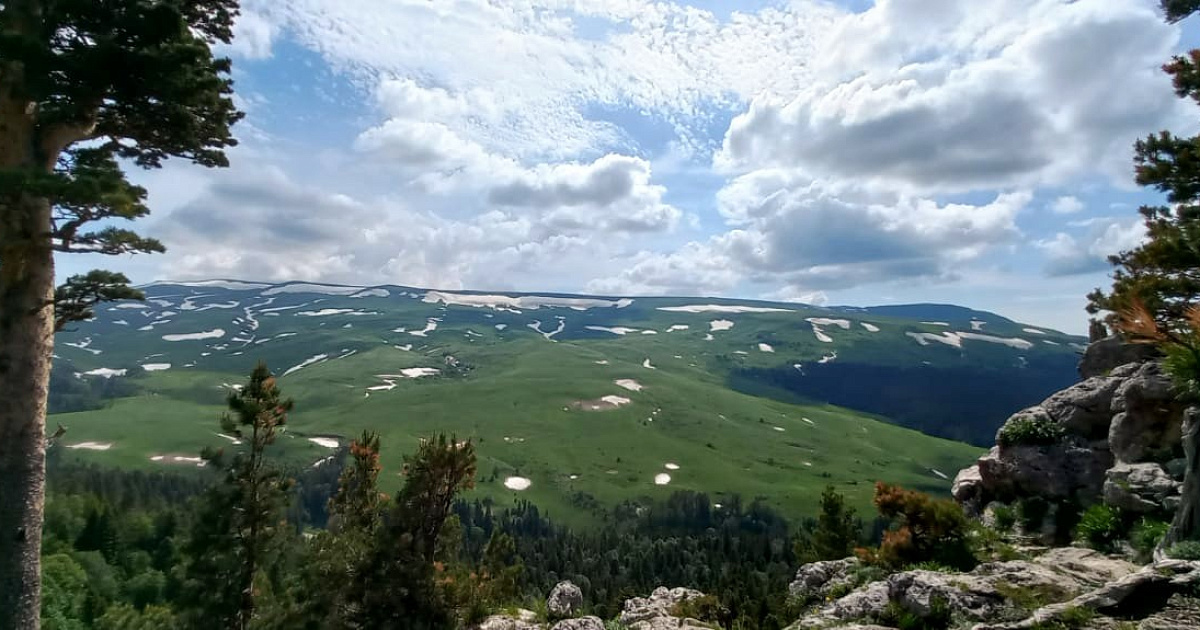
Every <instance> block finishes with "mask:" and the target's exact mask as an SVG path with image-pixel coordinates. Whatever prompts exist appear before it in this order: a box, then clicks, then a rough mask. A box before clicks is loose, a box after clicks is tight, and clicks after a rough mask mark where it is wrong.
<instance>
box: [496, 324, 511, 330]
mask: <svg viewBox="0 0 1200 630" xmlns="http://www.w3.org/2000/svg"><path fill="white" fill-rule="evenodd" d="M505 328H508V324H496V330H504V329H505Z"/></svg>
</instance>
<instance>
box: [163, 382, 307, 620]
mask: <svg viewBox="0 0 1200 630" xmlns="http://www.w3.org/2000/svg"><path fill="white" fill-rule="evenodd" d="M227 403H228V405H229V413H226V414H225V415H224V416H223V417H222V419H221V429H222V431H224V432H225V433H227V434H229V435H232V436H234V437H237V438H239V439H240V440H242V442H243V443H244V444H245V447H244V449H241V450H239V451H238V452H236V453H235V455H234V456H233V458H232V459H231V460H228V461H227V459H226V457H225V454H224V452H223V451H217V452H214V451H206V452H205V453H204V454H203V457H204V458H205V460H206V461H207V462H209V463H210V464H213V465H215V466H217V467H220V468H222V469H223V472H224V476H223V480H222V482H221V483H220V484H219V485H216V486H214V487H212V488H211V489H210V490H209V491H208V492H207V493H205V495H204V497H203V500H202V503H201V508H200V512H199V514H198V518H197V519H196V521H195V524H194V527H193V531H192V533H191V536H190V538H189V540H188V544H187V547H186V549H185V552H186V553H187V555H188V556H189V559H190V561H189V562H188V564H187V567H186V580H185V583H184V588H183V590H184V593H185V594H186V595H187V598H186V599H185V602H184V608H185V610H186V613H187V614H186V615H185V617H186V619H187V621H188V623H190V624H191V625H192V626H194V627H198V628H199V627H204V628H244V627H246V626H247V624H249V623H251V621H252V620H253V619H254V618H255V606H256V602H255V593H256V591H257V590H259V589H260V588H264V587H265V586H267V585H266V584H264V583H263V582H264V581H269V580H270V579H271V577H272V574H273V571H272V564H273V563H274V562H275V561H276V560H277V558H278V557H279V555H278V548H279V546H280V545H282V544H284V542H285V540H284V538H285V536H286V535H287V534H288V533H289V530H288V529H287V526H286V523H285V522H284V511H285V508H286V505H287V502H288V499H289V498H290V497H289V494H290V490H291V487H292V481H291V479H290V478H289V477H288V476H286V475H285V474H283V472H282V471H280V470H278V469H277V468H276V467H274V466H273V465H272V464H271V463H270V462H269V461H268V459H267V449H268V447H270V446H271V445H272V444H273V443H274V442H275V439H276V437H277V436H278V435H279V431H280V430H281V429H282V428H283V426H284V425H285V424H286V423H287V414H288V412H289V411H290V410H291V408H292V401H291V400H290V399H285V398H283V396H282V394H281V393H280V391H279V387H278V385H277V383H276V381H275V377H274V376H272V375H271V371H270V370H269V369H267V366H266V365H265V364H263V363H259V364H258V365H257V366H256V367H255V368H254V371H253V372H251V374H250V379H249V380H248V381H247V383H246V385H245V386H243V387H242V388H241V389H240V390H236V391H233V392H231V393H230V394H229V397H228V400H227ZM276 586H277V585H276Z"/></svg>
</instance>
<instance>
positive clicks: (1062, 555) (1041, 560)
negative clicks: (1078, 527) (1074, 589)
mask: <svg viewBox="0 0 1200 630" xmlns="http://www.w3.org/2000/svg"><path fill="white" fill-rule="evenodd" d="M1033 563H1034V564H1038V565H1041V566H1043V567H1046V568H1048V569H1050V570H1052V571H1053V572H1055V573H1057V574H1060V575H1063V576H1066V577H1069V578H1070V579H1072V580H1074V581H1075V582H1076V583H1077V584H1079V585H1080V586H1081V587H1083V588H1095V587H1097V586H1100V585H1102V584H1105V583H1107V582H1112V581H1115V580H1119V579H1121V578H1123V577H1125V576H1126V575H1129V574H1130V573H1133V572H1134V571H1137V570H1138V567H1137V566H1136V565H1134V564H1132V563H1130V562H1126V561H1125V560H1122V559H1119V558H1113V557H1110V556H1106V555H1104V554H1102V553H1100V552H1098V551H1093V550H1091V549H1081V548H1079V547H1058V548H1055V549H1051V550H1049V551H1047V552H1046V553H1044V554H1042V555H1040V556H1038V557H1037V558H1035V559H1034V560H1033Z"/></svg>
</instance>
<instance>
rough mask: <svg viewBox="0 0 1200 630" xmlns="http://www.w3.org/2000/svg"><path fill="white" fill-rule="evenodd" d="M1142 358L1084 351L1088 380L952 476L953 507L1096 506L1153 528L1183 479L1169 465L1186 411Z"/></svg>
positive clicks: (1154, 365)
mask: <svg viewBox="0 0 1200 630" xmlns="http://www.w3.org/2000/svg"><path fill="white" fill-rule="evenodd" d="M1147 348H1148V347H1147V346H1145V345H1142V344H1121V343H1119V341H1117V340H1116V339H1114V338H1109V339H1105V340H1103V341H1101V342H1097V343H1095V344H1092V346H1089V348H1088V351H1087V352H1086V353H1085V355H1084V360H1083V363H1081V365H1080V372H1081V373H1082V374H1083V375H1084V376H1085V377H1086V380H1084V381H1083V382H1081V383H1078V384H1076V385H1074V386H1072V387H1069V388H1067V389H1064V390H1062V391H1059V392H1057V393H1055V394H1053V395H1051V396H1050V397H1049V398H1047V399H1046V400H1045V401H1043V402H1042V403H1041V404H1040V405H1036V406H1034V407H1030V408H1028V409H1024V410H1021V411H1019V412H1017V413H1015V414H1013V415H1012V416H1011V417H1010V418H1009V419H1008V421H1007V422H1006V423H1005V424H1004V426H1003V427H1002V428H1001V429H1000V431H999V432H998V433H997V440H996V441H997V445H996V446H995V447H994V448H992V449H991V450H990V451H989V452H988V453H987V454H986V455H984V456H983V457H981V458H979V460H978V461H977V462H976V464H975V465H974V466H972V467H970V468H967V469H965V470H962V471H960V472H959V473H958V476H957V477H956V478H955V481H954V486H953V488H952V493H953V495H954V498H955V499H956V500H957V501H958V502H959V503H960V504H962V505H963V506H964V508H966V509H967V511H968V512H969V513H971V514H974V515H981V514H983V513H984V512H985V511H986V509H987V507H988V506H989V505H991V504H996V503H1000V504H1014V503H1018V502H1022V501H1025V500H1030V499H1037V500H1041V501H1043V502H1045V503H1046V504H1047V505H1049V506H1051V507H1050V509H1051V510H1055V509H1057V507H1056V506H1059V505H1068V506H1070V507H1071V509H1079V508H1081V507H1087V506H1088V505H1091V504H1093V503H1096V502H1100V501H1103V502H1105V503H1108V504H1109V505H1112V506H1113V507H1118V508H1120V509H1122V510H1128V511H1131V512H1135V513H1139V514H1153V515H1155V516H1157V517H1160V518H1161V517H1163V516H1165V515H1167V514H1169V513H1170V512H1172V511H1173V510H1174V509H1175V507H1176V506H1178V497H1179V493H1180V485H1181V482H1182V473H1181V471H1179V472H1175V469H1177V468H1178V467H1177V466H1172V465H1167V464H1168V463H1171V462H1176V461H1178V460H1179V458H1181V456H1182V454H1183V452H1182V444H1181V435H1182V433H1181V427H1182V425H1183V414H1184V406H1183V405H1182V404H1181V403H1180V402H1179V401H1178V397H1177V396H1176V395H1175V392H1174V390H1173V388H1172V383H1171V381H1170V378H1169V377H1168V376H1167V375H1166V374H1165V373H1164V372H1163V368H1162V364H1161V362H1160V361H1159V360H1157V358H1156V357H1157V353H1156V352H1155V351H1153V348H1149V349H1147ZM1122 361H1124V363H1121V362H1122ZM1034 529H1035V531H1030V532H1026V533H1027V534H1030V535H1037V536H1040V537H1042V538H1043V542H1047V543H1049V542H1052V538H1053V537H1054V536H1053V535H1054V533H1055V530H1054V528H1053V527H1046V528H1044V529H1042V528H1038V527H1037V526H1036V524H1035V525H1034ZM1058 533H1059V534H1061V533H1062V532H1058ZM1059 542H1061V541H1059Z"/></svg>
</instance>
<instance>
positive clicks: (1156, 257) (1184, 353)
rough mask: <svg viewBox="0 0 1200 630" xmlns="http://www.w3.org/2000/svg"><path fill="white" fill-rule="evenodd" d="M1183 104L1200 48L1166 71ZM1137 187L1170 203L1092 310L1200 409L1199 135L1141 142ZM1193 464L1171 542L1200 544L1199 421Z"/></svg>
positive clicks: (1164, 135) (1097, 294)
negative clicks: (1161, 360)
mask: <svg viewBox="0 0 1200 630" xmlns="http://www.w3.org/2000/svg"><path fill="white" fill-rule="evenodd" d="M1162 6H1163V10H1164V11H1165V13H1166V18H1167V20H1169V21H1171V22H1177V21H1180V20H1182V19H1184V18H1186V17H1188V16H1189V15H1192V14H1193V13H1195V12H1197V11H1200V0H1164V1H1163V2H1162ZM1163 70H1164V71H1166V72H1167V74H1169V75H1171V77H1172V79H1173V81H1174V84H1175V92H1176V94H1178V95H1179V97H1180V98H1189V99H1191V100H1193V101H1196V102H1200V50H1192V51H1191V52H1189V53H1188V54H1186V55H1181V56H1176V57H1175V58H1174V59H1172V60H1171V61H1170V62H1169V63H1167V64H1166V65H1165V66H1163ZM1134 160H1135V166H1136V173H1137V183H1138V184H1140V185H1142V186H1147V187H1151V188H1154V189H1155V190H1157V191H1159V192H1161V193H1164V194H1165V195H1166V198H1167V202H1168V203H1169V204H1170V205H1165V206H1145V207H1143V208H1141V210H1140V212H1141V214H1142V217H1143V220H1144V222H1145V225H1146V231H1147V239H1146V242H1145V243H1143V244H1142V245H1141V246H1139V247H1137V248H1134V249H1132V250H1129V251H1125V252H1121V253H1120V254H1117V255H1116V256H1112V257H1111V258H1110V260H1111V262H1112V264H1113V265H1114V266H1115V267H1116V269H1115V270H1114V272H1113V286H1112V289H1111V290H1110V291H1109V292H1107V293H1106V292H1104V291H1102V290H1100V289H1096V290H1095V291H1093V292H1092V293H1091V295H1089V296H1088V297H1089V300H1090V303H1089V304H1088V310H1089V312H1092V313H1099V312H1102V311H1105V312H1107V319H1108V321H1109V322H1110V323H1112V324H1114V327H1115V328H1116V329H1118V330H1120V331H1122V332H1124V333H1125V334H1126V335H1127V336H1131V337H1134V338H1137V339H1140V340H1142V341H1150V342H1154V343H1159V344H1160V345H1162V347H1163V348H1164V349H1165V350H1166V351H1167V355H1168V359H1167V368H1168V371H1169V372H1170V373H1171V375H1172V376H1173V377H1174V380H1175V381H1176V383H1177V384H1178V385H1180V388H1181V393H1182V395H1184V396H1185V397H1186V398H1187V399H1188V401H1189V402H1191V403H1193V404H1200V389H1197V384H1198V383H1200V359H1197V358H1196V357H1198V356H1200V338H1197V337H1196V335H1197V334H1200V328H1198V325H1200V310H1198V309H1197V307H1198V306H1200V136H1194V137H1190V138H1183V137H1179V136H1176V135H1174V134H1172V133H1170V132H1167V131H1163V132H1160V133H1158V134H1155V135H1151V136H1149V137H1147V138H1145V139H1144V140H1140V141H1138V143H1137V145H1136V146H1135V153H1134ZM1182 434H1183V448H1184V452H1185V455H1186V457H1187V460H1188V466H1187V470H1188V472H1187V475H1186V476H1185V479H1184V486H1183V487H1184V493H1183V497H1182V500H1181V502H1180V506H1179V510H1178V512H1177V514H1176V518H1175V520H1174V523H1173V524H1172V527H1171V529H1170V531H1169V532H1168V533H1167V536H1166V537H1165V539H1164V540H1165V541H1166V542H1173V541H1178V540H1185V539H1196V538H1200V419H1197V418H1195V417H1192V416H1191V415H1189V416H1188V418H1187V419H1186V420H1185V422H1184V426H1183V430H1182Z"/></svg>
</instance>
